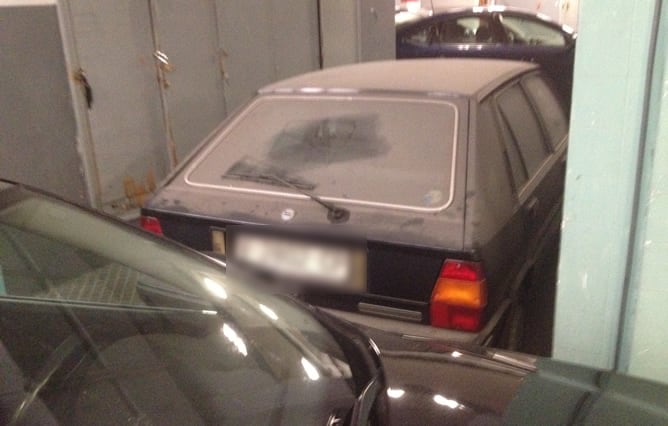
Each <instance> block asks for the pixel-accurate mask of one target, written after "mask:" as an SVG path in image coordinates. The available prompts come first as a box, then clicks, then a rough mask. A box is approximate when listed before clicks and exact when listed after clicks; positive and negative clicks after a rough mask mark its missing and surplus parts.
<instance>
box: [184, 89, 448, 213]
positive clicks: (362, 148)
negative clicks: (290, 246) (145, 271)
mask: <svg viewBox="0 0 668 426" xmlns="http://www.w3.org/2000/svg"><path fill="white" fill-rule="evenodd" d="M456 127H457V109H456V107H455V106H454V105H453V104H451V103H448V102H443V101H436V100H414V99H404V98H399V97H394V98H389V97H359V96H355V97H336V96H324V97H321V96H265V97H261V98H259V99H257V100H256V101H254V102H253V103H252V104H251V105H250V106H249V107H248V108H247V109H246V110H245V111H244V112H242V113H241V114H240V116H239V117H238V118H237V119H236V121H235V122H234V123H232V125H231V126H229V127H227V128H226V129H227V130H225V133H223V134H221V135H219V136H218V138H217V139H216V140H215V141H214V142H213V143H212V144H211V146H210V147H209V148H208V149H206V150H204V152H203V153H202V155H201V156H200V157H199V158H198V159H196V160H195V161H194V164H193V166H192V167H191V168H190V170H189V172H188V173H187V176H186V179H187V181H188V183H189V184H191V185H194V186H204V187H219V188H221V189H231V190H237V191H247V192H255V193H257V192H262V193H264V194H273V195H277V196H281V195H285V193H286V192H287V193H293V194H294V190H293V189H289V188H287V189H286V188H281V187H280V186H285V185H277V182H280V181H287V182H290V183H291V184H293V185H296V186H298V187H300V188H303V189H308V190H309V191H311V192H312V193H314V194H317V195H319V196H321V197H323V198H329V199H331V200H338V201H343V202H351V203H375V204H385V205H390V206H399V207H412V208H427V209H430V208H431V209H434V208H436V209H437V208H442V207H444V206H445V205H447V203H448V200H449V199H450V195H451V185H452V177H451V175H452V170H453V165H452V163H453V158H454V156H453V151H454V150H455V148H456V143H455V140H456ZM425 153H428V155H425ZM272 176H273V178H272ZM276 177H278V178H279V179H276Z"/></svg>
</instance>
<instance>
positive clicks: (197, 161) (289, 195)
mask: <svg viewBox="0 0 668 426" xmlns="http://www.w3.org/2000/svg"><path fill="white" fill-rule="evenodd" d="M351 97H353V96H351V95H347V96H344V95H325V96H323V95H281V94H267V95H262V96H259V97H258V98H256V99H255V100H253V101H252V102H251V103H249V104H248V106H247V107H246V108H245V109H244V111H242V112H241V113H239V114H238V115H237V116H236V117H235V119H234V120H233V121H231V122H230V123H229V125H228V126H226V127H225V129H224V130H223V131H222V132H221V133H219V134H218V135H217V136H216V137H215V138H213V139H212V140H211V141H210V145H209V146H208V147H206V148H205V149H203V150H202V152H201V153H200V154H199V156H198V157H196V158H194V160H193V162H192V164H190V165H189V166H188V167H187V168H186V170H185V173H184V175H183V181H184V182H185V184H186V185H187V186H191V187H195V188H205V189H215V190H222V191H229V192H233V193H241V194H253V195H269V196H273V197H276V198H283V199H295V200H308V197H307V196H305V195H303V194H299V193H294V192H284V191H276V190H268V189H252V188H237V187H231V186H229V185H217V184H213V183H203V182H195V181H193V180H192V179H191V175H192V173H194V172H195V170H196V169H197V168H198V167H199V166H200V165H201V163H202V162H203V161H204V160H205V158H206V157H207V156H208V155H209V154H210V153H211V152H212V151H214V150H215V149H216V148H218V146H219V145H220V144H221V143H222V142H223V140H224V139H225V136H226V135H227V133H228V132H229V131H230V130H231V129H233V128H234V127H235V126H236V124H237V123H238V122H239V121H241V120H242V119H243V118H244V117H245V116H246V115H247V114H248V112H249V111H250V110H251V109H252V107H253V105H254V104H256V103H258V102H260V101H265V100H266V99H267V98H284V99H291V100H295V99H309V100H312V99H318V98H320V99H328V100H331V99H346V100H349V99H351ZM354 98H355V99H369V100H387V99H391V100H392V102H420V103H426V104H438V105H446V106H448V107H450V108H452V110H453V112H454V120H453V121H454V123H453V127H452V154H451V155H452V158H451V161H450V167H451V170H450V182H449V185H448V186H449V187H448V188H445V189H447V190H448V191H449V194H448V198H447V199H446V201H445V203H443V204H441V205H440V206H436V207H419V206H411V205H405V204H396V203H383V202H378V201H364V200H355V199H349V198H339V197H328V196H323V195H319V194H318V196H319V198H320V199H322V200H324V201H329V202H332V203H336V204H337V205H338V204H344V205H353V206H362V207H378V208H385V209H391V210H399V211H412V212H416V213H440V212H442V211H444V210H446V209H448V208H449V207H450V206H451V205H452V203H453V202H454V200H455V181H456V176H457V164H458V161H457V153H458V152H459V131H460V129H459V120H460V112H459V107H458V106H457V105H456V104H455V103H453V102H450V101H448V100H445V99H436V98H433V97H432V98H426V99H425V98H421V97H417V96H406V97H394V96H383V95H368V94H363V95H356V96H354ZM445 138H447V136H444V139H445Z"/></svg>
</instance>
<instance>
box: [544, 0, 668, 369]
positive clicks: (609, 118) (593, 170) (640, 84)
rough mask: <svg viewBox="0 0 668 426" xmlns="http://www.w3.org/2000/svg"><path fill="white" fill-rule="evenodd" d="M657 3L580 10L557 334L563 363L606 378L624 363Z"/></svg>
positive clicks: (624, 2) (645, 0) (625, 0)
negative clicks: (623, 334)
mask: <svg viewBox="0 0 668 426" xmlns="http://www.w3.org/2000/svg"><path fill="white" fill-rule="evenodd" d="M660 2H661V0H608V1H605V2H603V1H596V0H585V1H581V2H580V11H579V35H578V40H577V50H576V61H575V83H574V92H573V107H572V113H571V132H570V144H569V153H568V169H567V175H566V193H565V196H564V215H563V224H562V245H561V254H560V261H559V281H558V285H557V306H556V318H555V330H554V332H555V333H554V350H553V355H554V357H555V358H558V359H562V360H567V361H571V362H575V363H579V364H585V365H591V366H596V367H600V368H613V367H615V365H616V363H617V361H618V355H619V352H618V351H619V350H620V349H621V345H622V342H621V341H622V339H621V332H620V330H621V329H623V328H625V326H624V325H623V324H625V321H626V318H627V316H626V310H627V308H629V303H627V301H629V299H627V295H628V294H629V292H628V291H627V290H628V288H629V284H630V281H629V277H630V274H631V271H632V269H633V265H634V261H633V252H634V247H635V242H636V237H637V235H636V217H637V214H638V210H637V209H636V206H637V203H636V202H637V200H638V194H639V192H638V191H639V182H640V181H641V179H642V176H643V175H642V171H643V170H642V167H641V166H642V164H643V158H644V146H645V135H646V122H645V119H646V117H647V114H646V112H647V106H648V101H647V99H648V94H649V92H650V91H649V90H648V75H649V72H648V71H649V69H650V67H651V64H652V60H651V59H652V58H653V57H654V51H653V50H652V49H650V47H651V45H652V40H653V39H654V35H655V33H656V27H655V25H654V24H655V16H656V13H657V10H658V5H659V4H660ZM667 178H668V177H667ZM665 309H666V310H668V305H667V306H666V308H665ZM657 325H658V324H657ZM662 326H663V324H662Z"/></svg>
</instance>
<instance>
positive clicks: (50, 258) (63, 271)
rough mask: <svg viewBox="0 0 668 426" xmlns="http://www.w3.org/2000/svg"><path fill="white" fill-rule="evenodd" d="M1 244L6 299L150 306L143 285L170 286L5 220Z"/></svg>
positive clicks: (0, 278)
mask: <svg viewBox="0 0 668 426" xmlns="http://www.w3.org/2000/svg"><path fill="white" fill-rule="evenodd" d="M0 249H1V251H0V298H2V297H4V296H10V297H25V298H31V299H46V300H51V301H56V300H58V301H66V302H87V303H95V304H110V305H124V306H127V305H131V306H144V305H146V304H147V303H146V299H145V298H142V296H141V291H140V287H145V288H146V289H147V288H151V289H156V288H157V289H166V288H168V287H169V286H167V285H165V284H164V283H162V282H161V281H158V280H156V279H154V278H152V277H150V276H148V275H146V274H143V273H142V272H140V271H137V270H135V269H133V268H130V267H127V266H125V265H123V264H121V263H118V262H116V261H114V260H111V259H108V258H106V257H104V256H100V255H98V254H95V253H92V252H90V251H87V250H83V249H80V248H77V247H73V246H70V245H68V244H65V243H63V242H61V241H57V240H54V239H52V238H47V237H45V236H42V235H39V234H35V233H32V232H28V231H25V230H22V229H18V228H15V227H13V226H9V225H5V224H2V225H0Z"/></svg>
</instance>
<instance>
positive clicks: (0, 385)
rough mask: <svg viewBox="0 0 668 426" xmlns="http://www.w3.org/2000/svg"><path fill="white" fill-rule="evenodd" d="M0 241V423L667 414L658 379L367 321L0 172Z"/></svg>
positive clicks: (390, 421)
mask: <svg viewBox="0 0 668 426" xmlns="http://www.w3.org/2000/svg"><path fill="white" fill-rule="evenodd" d="M0 247H1V248H2V250H1V251H0V266H1V268H0V271H1V272H0V283H1V284H2V286H1V291H0V424H9V425H57V424H63V425H79V424H82V425H83V424H89V425H118V424H134V425H151V424H155V425H199V424H248V425H296V424H298V425H311V424H313V425H395V424H396V425H406V424H423V425H427V424H453V425H458V424H462V425H463V424H468V425H470V424H477V425H481V424H485V425H487V424H494V425H496V424H511V425H518V424H570V423H577V424H606V425H615V424H665V423H666V422H668V389H667V388H666V387H665V386H663V385H660V384H657V383H650V382H646V381H643V380H638V379H633V378H629V377H625V376H622V375H618V374H615V373H610V372H601V371H595V370H590V369H586V368H581V367H574V366H569V365H566V364H563V363H559V362H555V361H550V360H547V359H538V360H536V359H534V358H529V357H526V356H523V355H520V354H514V353H510V352H503V351H492V350H486V349H482V348H480V347H474V346H470V347H459V346H454V345H451V344H449V343H446V342H439V341H424V340H422V341H415V340H409V339H406V338H401V337H398V336H396V335H391V334H387V333H383V332H379V331H374V330H367V333H368V334H367V333H364V332H363V331H362V330H359V329H357V328H355V327H353V326H351V325H350V324H348V323H345V322H343V321H340V320H338V319H336V318H335V317H331V316H329V315H327V314H325V313H323V312H320V311H318V310H317V309H313V308H311V307H309V306H306V305H304V304H302V303H301V302H299V301H296V300H294V299H292V298H290V297H288V296H280V295H271V294H268V293H266V292H265V291H263V290H261V289H259V288H257V287H256V286H255V285H254V284H253V283H252V282H250V281H237V280H234V279H231V278H230V277H229V276H228V275H227V274H226V273H225V269H224V266H223V265H222V264H220V263H217V262H215V261H213V260H212V259H209V258H206V257H205V256H202V255H201V254H198V253H196V252H194V251H191V250H189V249H186V248H185V247H182V246H179V245H176V244H174V243H172V242H169V241H167V240H165V239H162V238H158V237H155V236H152V235H150V234H148V233H144V232H142V231H140V230H138V229H136V228H133V227H130V226H128V225H126V224H123V223H120V222H117V221H114V220H111V219H108V218H105V217H102V216H99V215H96V214H94V213H91V212H89V211H86V210H83V209H81V208H79V207H75V206H73V205H70V204H67V203H65V202H62V201H59V200H56V199H53V198H50V197H48V196H45V195H43V194H40V193H36V192H34V191H31V190H29V189H27V188H25V187H22V186H20V185H14V184H10V183H4V182H0ZM372 339H373V340H372Z"/></svg>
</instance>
